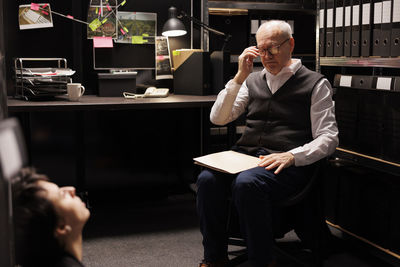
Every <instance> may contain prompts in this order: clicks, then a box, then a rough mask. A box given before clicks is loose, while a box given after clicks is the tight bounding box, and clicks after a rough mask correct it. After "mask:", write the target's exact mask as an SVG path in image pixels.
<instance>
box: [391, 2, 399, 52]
mask: <svg viewBox="0 0 400 267" xmlns="http://www.w3.org/2000/svg"><path fill="white" fill-rule="evenodd" d="M391 37H392V40H391V42H390V43H391V46H390V54H391V56H393V57H398V56H400V0H393V8H392V36H391Z"/></svg>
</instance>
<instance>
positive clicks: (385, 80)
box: [375, 76, 394, 91]
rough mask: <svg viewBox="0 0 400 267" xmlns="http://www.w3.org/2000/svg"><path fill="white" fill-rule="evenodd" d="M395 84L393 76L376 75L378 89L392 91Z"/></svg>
mask: <svg viewBox="0 0 400 267" xmlns="http://www.w3.org/2000/svg"><path fill="white" fill-rule="evenodd" d="M393 85H394V79H393V78H392V77H382V76H377V77H376V87H375V88H376V89H378V90H387V91H391V90H393Z"/></svg>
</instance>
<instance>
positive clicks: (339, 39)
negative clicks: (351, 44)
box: [333, 0, 344, 57]
mask: <svg viewBox="0 0 400 267" xmlns="http://www.w3.org/2000/svg"><path fill="white" fill-rule="evenodd" d="M343 4H344V1H343V0H335V48H334V52H333V54H334V56H335V57H341V56H343V39H344V28H343V22H344V15H343V13H344V7H343Z"/></svg>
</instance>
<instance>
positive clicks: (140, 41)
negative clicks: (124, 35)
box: [132, 36, 145, 44]
mask: <svg viewBox="0 0 400 267" xmlns="http://www.w3.org/2000/svg"><path fill="white" fill-rule="evenodd" d="M144 42H145V40H143V36H132V44H143V43H144Z"/></svg>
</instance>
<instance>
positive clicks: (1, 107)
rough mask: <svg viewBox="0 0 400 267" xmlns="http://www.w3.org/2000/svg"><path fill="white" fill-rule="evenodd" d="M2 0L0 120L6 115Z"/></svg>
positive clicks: (1, 9) (0, 25)
mask: <svg viewBox="0 0 400 267" xmlns="http://www.w3.org/2000/svg"><path fill="white" fill-rule="evenodd" d="M3 5H4V3H3V0H0V120H1V119H3V118H4V117H6V116H7V92H6V77H5V75H6V74H5V58H4V38H3V36H4V22H3V18H4V8H3Z"/></svg>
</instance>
